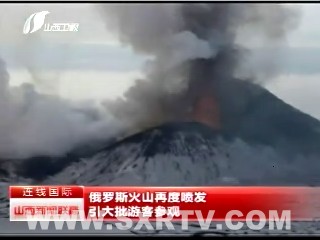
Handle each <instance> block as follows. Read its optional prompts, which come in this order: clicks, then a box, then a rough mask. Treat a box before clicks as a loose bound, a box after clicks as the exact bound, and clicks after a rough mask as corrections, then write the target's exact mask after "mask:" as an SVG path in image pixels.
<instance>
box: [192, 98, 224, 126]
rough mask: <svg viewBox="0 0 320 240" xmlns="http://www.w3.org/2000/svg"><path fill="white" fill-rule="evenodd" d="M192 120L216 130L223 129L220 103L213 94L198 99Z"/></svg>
mask: <svg viewBox="0 0 320 240" xmlns="http://www.w3.org/2000/svg"><path fill="white" fill-rule="evenodd" d="M192 118H193V120H195V121H197V122H201V123H203V124H206V125H208V126H210V127H212V128H214V129H220V128H221V122H220V111H219V106H218V102H217V100H216V99H215V97H214V96H212V94H204V95H202V96H199V97H198V98H197V99H196V101H195V103H194V106H193V111H192Z"/></svg>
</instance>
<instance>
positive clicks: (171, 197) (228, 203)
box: [9, 186, 320, 230]
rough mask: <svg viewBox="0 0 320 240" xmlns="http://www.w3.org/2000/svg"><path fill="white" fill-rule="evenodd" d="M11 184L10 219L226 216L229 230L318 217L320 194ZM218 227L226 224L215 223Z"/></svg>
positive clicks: (279, 189) (317, 191) (251, 189)
mask: <svg viewBox="0 0 320 240" xmlns="http://www.w3.org/2000/svg"><path fill="white" fill-rule="evenodd" d="M9 190H10V221H27V222H29V221H32V222H35V221H36V222H37V221H40V222H41V221H46V222H49V221H53V222H70V221H73V222H76V221H81V222H87V223H88V222H103V221H109V222H112V223H114V225H112V224H107V225H106V227H107V229H109V230H111V228H112V227H113V226H115V227H116V228H118V227H119V226H118V225H117V224H120V223H119V222H121V223H122V225H121V226H122V228H124V227H125V226H129V225H130V226H131V227H132V222H143V223H144V224H145V223H146V222H148V223H149V224H150V222H151V223H152V222H159V221H161V222H163V221H164V219H165V220H166V221H169V222H192V221H193V222H198V223H201V224H204V223H205V225H206V224H208V223H212V222H219V221H223V222H224V223H225V224H226V226H227V227H228V228H229V229H231V230H238V229H239V228H241V227H242V226H243V223H240V221H243V222H245V223H246V225H247V227H249V228H250V229H257V228H260V227H264V226H265V224H266V223H267V222H268V223H269V227H278V228H279V226H280V228H283V229H290V221H292V220H299V221H307V220H313V219H315V218H319V217H320V211H319V210H318V209H316V207H315V206H316V205H315V204H312V203H314V202H317V201H318V200H317V199H320V198H319V197H320V188H308V187H136V186H135V187H110V186H108V187H107V186H101V187H86V186H11V187H10V189H9ZM235 222H237V223H235ZM123 223H126V224H125V225H123ZM128 223H131V224H128ZM275 223H276V225H275ZM278 223H279V224H280V225H279V224H278ZM285 223H286V224H285ZM241 224H242V225H241ZM201 226H202V225H201ZM206 226H207V225H206ZM216 229H218V230H221V229H222V225H221V224H216Z"/></svg>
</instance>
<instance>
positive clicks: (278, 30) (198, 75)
mask: <svg viewBox="0 0 320 240" xmlns="http://www.w3.org/2000/svg"><path fill="white" fill-rule="evenodd" d="M101 9H102V13H103V16H104V17H105V18H106V24H107V27H108V29H109V30H111V31H114V33H116V34H117V36H118V38H119V40H120V41H121V42H122V43H123V44H125V45H130V46H131V47H132V48H133V49H134V50H135V51H136V52H137V53H138V54H144V55H147V56H149V57H150V59H151V60H150V61H149V62H148V63H147V65H146V67H145V79H141V80H138V81H137V82H136V84H135V85H134V86H133V87H132V88H131V89H129V90H128V91H127V93H126V94H125V97H124V98H122V99H119V100H118V101H117V102H113V103H110V102H108V103H106V105H107V108H109V109H111V110H112V112H113V113H114V114H115V116H117V117H119V118H121V119H126V120H127V121H128V123H129V124H131V125H132V127H133V128H134V130H135V131H136V130H141V129H142V128H145V127H148V126H152V125H156V124H159V123H162V122H165V121H170V120H181V119H186V116H188V111H190V108H191V107H192V102H193V101H194V99H195V98H196V97H197V96H199V95H201V94H203V93H204V92H206V91H207V90H208V89H211V88H212V91H214V85H215V84H216V83H217V82H223V81H226V80H228V79H231V78H235V77H241V78H246V79H249V80H251V81H258V80H260V79H259V78H262V77H265V78H266V77H270V76H271V74H273V73H275V69H274V64H273V61H275V60H276V59H272V58H269V59H266V61H263V62H262V63H261V64H260V65H259V64H257V63H256V62H252V61H250V51H252V50H253V49H254V46H252V48H251V47H250V46H249V48H245V47H244V46H246V45H248V43H250V42H251V41H252V42H258V43H260V45H262V46H263V47H266V48H269V50H270V51H271V50H272V49H273V48H272V47H273V46H277V44H279V43H284V40H285V37H286V34H287V33H288V32H289V31H290V30H292V29H294V28H295V26H296V25H297V23H298V19H299V17H298V12H296V11H294V10H293V9H289V8H288V6H284V5H280V4H267V5H263V4H126V5H124V4H121V5H106V6H104V7H103V8H101ZM101 9H100V10H101ZM253 40H255V41H253ZM269 50H268V51H269ZM267 60H270V61H267ZM220 85H223V84H220ZM235 97H236V96H235Z"/></svg>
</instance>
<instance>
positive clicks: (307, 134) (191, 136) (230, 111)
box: [1, 80, 320, 214]
mask: <svg viewBox="0 0 320 240" xmlns="http://www.w3.org/2000/svg"><path fill="white" fill-rule="evenodd" d="M228 84H229V86H228ZM226 86H228V87H227V88H226ZM216 90H217V91H216V93H218V94H216V95H215V96H216V97H217V99H218V102H219V109H220V114H221V115H220V121H221V123H222V124H221V126H220V127H219V128H215V127H213V126H211V125H210V124H206V122H202V121H200V120H199V121H176V122H168V123H164V124H161V125H159V126H155V127H152V128H149V129H147V130H144V131H142V132H139V133H137V134H134V135H132V136H129V137H126V138H124V139H122V140H120V141H111V142H110V143H107V144H106V146H104V147H102V148H99V150H96V151H92V150H91V151H90V154H89V152H87V153H86V154H85V155H83V156H84V157H79V155H78V157H77V158H76V159H74V158H71V159H70V158H68V156H66V157H64V158H63V157H61V158H59V159H58V161H54V159H51V160H52V161H50V162H49V163H47V165H46V164H43V165H42V167H43V169H39V170H40V171H42V172H43V173H46V172H47V174H46V176H45V177H43V178H42V179H41V180H39V179H38V178H33V177H32V174H30V172H34V169H30V170H29V174H27V173H24V175H23V176H21V174H20V175H19V172H21V169H19V168H21V166H22V165H21V164H20V165H17V166H15V168H14V167H13V168H12V169H16V170H11V171H10V173H11V174H8V171H4V170H6V169H8V168H9V167H8V166H9V165H10V164H9V165H6V166H4V167H3V169H4V170H2V172H1V174H2V178H1V179H2V180H1V181H2V184H1V187H2V190H3V191H1V192H2V194H3V196H2V204H4V205H3V206H4V208H2V209H3V211H4V212H3V213H2V214H7V211H6V210H5V209H6V207H7V198H6V190H7V186H8V185H9V184H13V183H14V184H17V183H20V184H34V183H37V184H81V185H169V186H173V185H175V186H186V185H194V186H196V185H198V186H204V185H307V186H315V185H320V174H319V172H318V170H319V169H320V162H319V157H320V147H319V146H320V122H319V121H318V120H316V119H314V118H312V117H311V116H309V115H307V114H304V113H302V112H301V111H299V110H297V109H295V108H293V107H292V106H290V105H288V104H286V103H284V102H283V101H282V100H281V99H279V98H277V97H275V96H274V95H273V94H272V93H270V92H269V91H267V90H266V89H264V88H262V87H261V86H259V85H257V84H254V83H249V82H247V81H240V80H233V81H224V83H223V87H221V89H219V84H217V85H216ZM233 96H236V97H233ZM204 109H205V108H204ZM209 116H210V114H209ZM209 119H210V118H209ZM69 156H70V155H69ZM73 156H75V155H73ZM28 161H33V162H34V159H32V160H25V162H24V164H25V166H26V165H28ZM61 162H63V164H61ZM11 165H12V164H11ZM48 168H49V169H55V171H54V170H52V171H51V172H50V171H48ZM14 172H15V174H12V173H14Z"/></svg>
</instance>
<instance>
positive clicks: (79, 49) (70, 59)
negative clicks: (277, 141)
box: [0, 4, 320, 119]
mask: <svg viewBox="0 0 320 240" xmlns="http://www.w3.org/2000/svg"><path fill="white" fill-rule="evenodd" d="M292 7H294V8H299V10H300V12H301V19H300V24H299V26H298V27H297V28H296V29H295V30H294V31H293V32H291V33H290V34H289V35H288V37H287V47H286V48H287V50H286V54H285V58H284V61H283V63H282V65H281V66H280V67H279V69H280V71H279V74H278V75H277V76H275V77H272V78H271V79H268V81H266V82H265V83H264V84H265V86H266V88H267V89H269V90H270V91H271V92H273V93H274V94H275V95H277V96H278V97H279V98H281V99H283V100H284V101H286V102H287V103H289V104H291V105H293V106H295V107H296V108H298V109H300V110H302V111H304V112H306V113H308V114H310V115H312V116H314V117H316V118H318V119H320V108H319V107H318V103H319V102H320V94H319V89H320V66H318V64H319V62H320V31H319V30H318V26H319V25H320V15H319V12H320V4H319V5H317V4H299V5H298V4H296V5H294V6H292ZM44 10H46V11H49V12H50V13H49V14H48V15H47V16H46V23H55V22H77V23H79V31H78V32H44V31H41V30H39V31H38V32H36V33H33V34H28V35H24V34H23V33H22V29H23V25H24V22H25V20H26V19H27V18H28V17H29V16H30V15H31V14H32V13H35V12H39V11H44ZM98 10H99V6H98V5H94V4H63V5H62V4H60V5H59V4H1V6H0V33H1V38H0V56H1V57H2V59H3V60H4V61H5V62H6V63H7V68H8V71H9V74H10V85H11V86H18V85H21V84H23V83H25V82H29V83H34V84H35V85H36V87H37V90H38V91H40V92H44V93H50V94H56V95H60V96H61V97H64V98H68V99H71V100H74V101H77V100H85V99H95V100H100V99H106V98H116V97H119V96H121V95H122V94H123V93H124V92H125V90H126V89H128V88H129V87H130V86H131V85H133V84H134V81H135V79H136V78H138V77H140V76H141V75H142V70H143V64H144V62H145V60H146V59H147V56H141V55H137V54H136V53H134V52H133V50H132V49H131V48H130V47H128V46H123V45H122V44H121V43H120V42H119V41H118V39H117V36H114V35H112V34H111V33H110V32H109V31H108V29H107V28H106V26H105V22H104V21H105V20H104V19H103V18H102V16H101V15H100V13H99V11H98ZM274 57H275V58H278V57H279V56H274Z"/></svg>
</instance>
